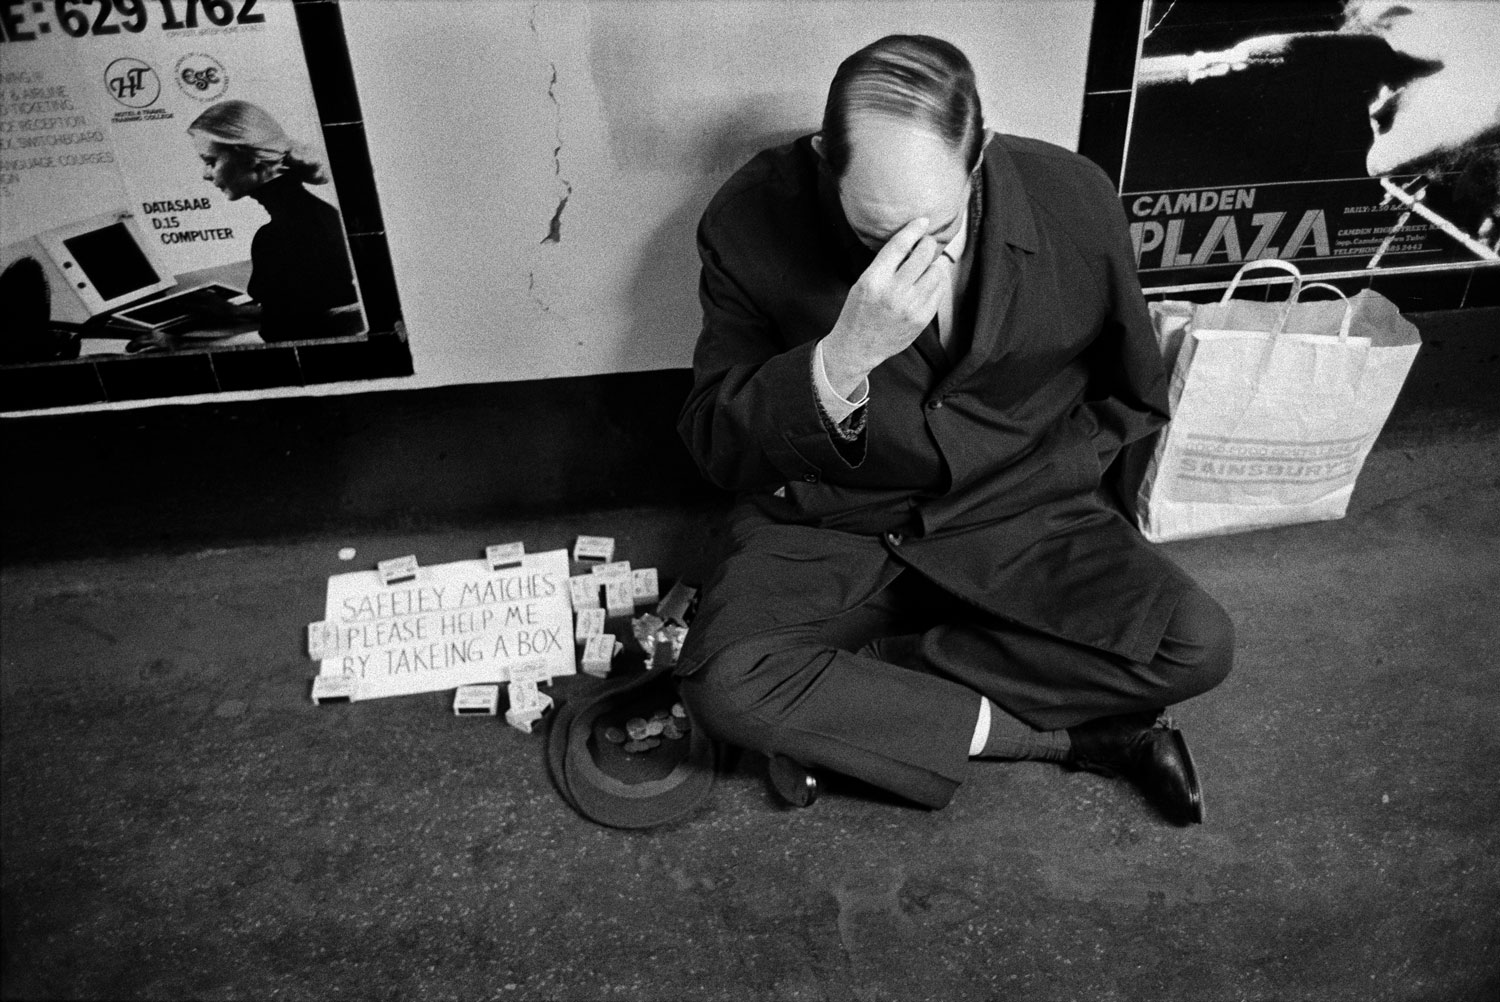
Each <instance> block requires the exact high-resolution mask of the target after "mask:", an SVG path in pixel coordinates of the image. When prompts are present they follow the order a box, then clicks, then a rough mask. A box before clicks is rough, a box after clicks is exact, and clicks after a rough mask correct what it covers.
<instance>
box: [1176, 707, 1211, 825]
mask: <svg viewBox="0 0 1500 1002" xmlns="http://www.w3.org/2000/svg"><path fill="white" fill-rule="evenodd" d="M1172 741H1173V742H1174V743H1175V744H1176V745H1177V750H1178V752H1180V753H1181V754H1182V764H1183V766H1184V767H1185V768H1186V772H1187V780H1188V789H1189V790H1190V791H1191V798H1192V799H1191V801H1190V803H1189V808H1190V816H1189V820H1190V821H1193V822H1196V823H1197V824H1200V825H1201V824H1202V823H1203V818H1204V816H1205V811H1204V809H1203V787H1202V786H1201V785H1199V783H1198V764H1197V763H1196V762H1194V761H1193V753H1192V752H1191V751H1189V750H1188V746H1187V738H1184V737H1183V736H1182V732H1181V731H1179V730H1178V729H1177V728H1175V727H1174V728H1172Z"/></svg>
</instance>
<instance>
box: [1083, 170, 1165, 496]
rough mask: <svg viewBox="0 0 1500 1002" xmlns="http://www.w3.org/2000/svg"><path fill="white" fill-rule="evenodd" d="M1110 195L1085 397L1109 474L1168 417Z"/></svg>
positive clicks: (1157, 352) (1157, 358)
mask: <svg viewBox="0 0 1500 1002" xmlns="http://www.w3.org/2000/svg"><path fill="white" fill-rule="evenodd" d="M1101 176H1102V174H1101ZM1105 183H1106V185H1108V182H1107V181H1106V182H1105ZM1108 194H1109V198H1108V206H1107V207H1106V209H1105V211H1104V212H1101V214H1100V215H1101V218H1102V219H1103V220H1104V225H1105V226H1106V227H1107V228H1108V229H1107V233H1106V255H1105V272H1104V282H1105V294H1106V297H1107V306H1106V309H1105V315H1104V321H1103V324H1102V326H1101V328H1100V331H1099V335H1098V337H1097V338H1095V340H1094V342H1093V343H1092V344H1091V345H1090V347H1089V349H1088V362H1087V364H1088V371H1089V381H1088V386H1087V388H1086V389H1085V391H1084V406H1085V408H1086V409H1087V411H1088V413H1089V415H1090V416H1091V417H1092V418H1093V424H1094V429H1093V440H1094V447H1095V449H1097V450H1098V453H1099V468H1100V469H1101V470H1105V469H1108V468H1109V465H1110V464H1111V463H1112V462H1114V459H1115V457H1116V456H1117V455H1118V454H1119V452H1120V450H1121V449H1122V448H1124V447H1125V446H1127V445H1129V444H1130V443H1131V442H1134V441H1137V440H1139V439H1142V438H1145V437H1146V436H1147V435H1150V434H1151V433H1152V432H1154V431H1156V429H1158V428H1160V427H1161V426H1162V425H1164V424H1166V423H1167V417H1168V413H1167V376H1166V371H1165V369H1164V368H1163V365H1162V358H1161V349H1160V348H1159V347H1157V343H1156V335H1155V333H1154V332H1153V331H1152V327H1151V315H1150V312H1149V311H1148V310H1147V308H1146V301H1145V297H1144V296H1142V295H1141V285H1140V280H1139V279H1138V278H1137V276H1136V268H1135V251H1134V248H1133V247H1132V245H1131V242H1130V232H1129V229H1128V227H1127V225H1126V221H1125V213H1124V210H1123V209H1122V208H1121V207H1120V200H1119V198H1118V197H1116V196H1115V194H1114V189H1113V186H1109V187H1108Z"/></svg>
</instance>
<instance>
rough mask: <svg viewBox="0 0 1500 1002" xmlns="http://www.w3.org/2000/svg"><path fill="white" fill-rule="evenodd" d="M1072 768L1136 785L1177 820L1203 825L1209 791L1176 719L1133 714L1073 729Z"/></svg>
mask: <svg viewBox="0 0 1500 1002" xmlns="http://www.w3.org/2000/svg"><path fill="white" fill-rule="evenodd" d="M1068 739H1069V740H1070V741H1071V742H1072V744H1073V750H1072V752H1071V753H1070V756H1069V764H1070V765H1072V766H1073V767H1074V768H1076V769H1086V770H1088V771H1089V772H1097V773H1099V774H1100V775H1104V776H1119V777H1121V778H1123V779H1127V780H1129V781H1130V782H1132V783H1134V784H1135V785H1136V786H1137V787H1138V788H1139V789H1140V790H1141V792H1143V793H1145V795H1146V799H1148V800H1150V801H1151V803H1152V804H1154V805H1155V806H1156V807H1157V808H1158V809H1159V810H1160V811H1161V812H1162V813H1163V814H1165V815H1166V816H1167V817H1168V818H1169V819H1170V820H1171V821H1173V822H1174V823H1176V824H1179V825H1185V824H1202V823H1203V790H1202V789H1201V788H1200V787H1199V785H1198V769H1197V767H1196V766H1195V765H1194V764H1193V755H1192V753H1191V752H1189V751H1188V746H1187V740H1186V739H1185V738H1183V736H1182V732H1181V731H1179V730H1178V729H1177V728H1176V727H1175V726H1174V725H1173V723H1172V720H1171V718H1170V717H1166V716H1162V717H1160V718H1158V716H1157V714H1155V713H1129V714H1124V715H1122V716H1118V717H1102V718H1100V719H1099V720H1092V721H1090V722H1089V723H1087V724H1082V725H1080V726H1078V727H1070V728H1068Z"/></svg>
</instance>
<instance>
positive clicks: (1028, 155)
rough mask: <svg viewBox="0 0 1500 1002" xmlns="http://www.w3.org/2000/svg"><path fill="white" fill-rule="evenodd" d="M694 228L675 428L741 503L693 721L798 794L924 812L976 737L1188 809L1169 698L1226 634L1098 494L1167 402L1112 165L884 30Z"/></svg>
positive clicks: (1208, 669)
mask: <svg viewBox="0 0 1500 1002" xmlns="http://www.w3.org/2000/svg"><path fill="white" fill-rule="evenodd" d="M698 242H699V252H700V255H701V258H702V262H703V270H702V278H701V286H700V295H701V298H702V302H703V312H704V321H703V332H702V335H701V337H700V339H699V341H698V345H697V349H696V352H695V355H694V361H693V369H694V386H693V390H692V393H691V395H690V397H689V399H688V400H687V402H686V404H685V405H684V407H683V410H682V416H681V419H680V430H681V433H682V436H683V439H684V441H685V442H686V443H687V445H688V448H689V449H690V450H691V451H692V453H693V455H694V457H695V458H696V459H697V461H698V463H699V465H700V467H701V468H702V470H703V472H704V473H705V475H706V476H707V477H708V478H709V479H710V480H712V481H713V482H714V483H716V484H718V485H720V486H721V487H724V488H727V489H730V490H733V491H735V492H737V494H738V500H737V503H736V505H735V508H734V512H733V515H732V517H731V523H732V524H731V538H732V543H733V548H732V552H731V553H730V555H729V556H728V558H727V559H726V560H725V562H724V563H723V564H722V565H721V566H720V567H719V568H718V570H717V571H716V572H715V573H714V575H713V576H712V577H711V578H710V580H709V581H708V582H707V583H706V587H705V590H704V595H703V601H702V606H701V608H700V610H699V613H698V616H697V618H696V619H695V620H694V622H693V626H692V629H691V630H690V631H689V635H688V640H687V643H686V645H685V647H684V650H683V652H682V657H681V660H680V666H679V669H678V670H679V672H680V673H681V674H682V675H683V679H682V683H681V691H682V695H683V698H684V699H685V700H687V701H689V703H690V704H691V705H692V707H693V708H694V711H695V714H696V716H697V718H698V719H699V720H700V721H701V722H702V724H703V725H704V727H705V728H706V729H707V730H708V731H709V732H710V733H712V734H714V735H715V736H716V737H719V738H720V739H722V740H724V741H727V742H730V743H732V744H737V745H740V746H743V747H748V748H754V749H758V750H760V751H763V752H765V753H767V754H768V755H770V756H771V760H772V778H773V781H774V782H776V784H777V788H778V790H779V791H781V792H782V793H783V795H784V796H787V797H788V798H789V799H791V800H792V801H793V802H795V803H806V802H809V801H810V799H811V797H812V795H814V794H815V793H816V779H815V778H814V772H815V771H817V770H832V771H836V772H839V773H844V774H847V775H849V776H854V777H857V778H858V779H861V780H864V781H866V782H869V783H872V784H874V785H876V786H878V787H881V788H884V789H886V790H890V791H892V792H894V793H896V794H899V795H901V796H903V797H905V798H908V799H910V800H913V801H916V802H917V803H920V804H924V805H928V806H931V807H941V806H943V805H944V804H946V803H947V802H948V800H949V799H950V798H951V797H952V796H953V793H954V791H955V789H956V788H957V786H958V784H959V782H960V781H961V780H962V778H963V776H964V772H965V768H966V760H967V759H968V758H970V757H984V758H1001V759H1050V760H1055V761H1057V762H1060V763H1063V764H1066V765H1070V766H1072V767H1075V768H1086V769H1092V770H1095V771H1099V772H1104V773H1108V774H1113V775H1119V776H1122V777H1124V778H1126V779H1128V780H1130V781H1132V782H1134V783H1136V784H1137V785H1138V786H1139V787H1140V788H1141V789H1142V790H1143V791H1144V792H1145V793H1146V795H1147V796H1148V797H1149V798H1150V799H1151V800H1152V801H1153V802H1154V803H1155V804H1156V805H1157V806H1158V807H1159V808H1160V809H1161V810H1162V811H1163V812H1164V813H1165V814H1166V815H1167V816H1168V817H1170V818H1172V819H1174V820H1176V821H1178V822H1182V823H1186V822H1193V821H1201V820H1202V819H1203V801H1202V794H1201V792H1200V789H1199V786H1198V780H1197V776H1196V773H1195V770H1194V768H1193V763H1192V760H1191V757H1190V756H1189V754H1188V750H1187V745H1186V743H1185V741H1184V740H1183V738H1182V735H1181V733H1180V732H1179V731H1178V730H1176V729H1175V728H1174V727H1172V726H1171V724H1170V722H1169V721H1167V720H1165V719H1164V718H1162V716H1161V715H1162V713H1163V711H1164V710H1165V708H1166V707H1167V706H1169V705H1171V704H1173V703H1177V702H1180V701H1181V700H1184V699H1187V698H1189V697H1191V696H1195V695H1198V694H1199V693H1202V692H1205V691H1207V690H1208V689H1211V688H1213V687H1214V686H1215V685H1217V684H1218V683H1219V682H1220V681H1222V680H1223V678H1224V677H1225V675H1226V674H1227V673H1228V671H1229V667H1230V661H1231V655H1232V647H1233V629H1232V626H1231V624H1230V622H1229V619H1228V617H1227V616H1226V615H1225V613H1224V611H1223V610H1222V609H1221V608H1220V606H1219V605H1218V604H1217V603H1216V602H1215V601H1214V600H1213V599H1212V598H1210V597H1209V596H1208V595H1206V594H1205V593H1204V592H1203V591H1202V589H1200V588H1199V587H1198V586H1197V585H1196V584H1195V583H1194V582H1193V581H1192V580H1190V579H1189V578H1188V577H1187V576H1186V575H1185V574H1184V573H1183V572H1182V571H1180V570H1179V569H1178V568H1177V567H1176V566H1174V565H1173V564H1172V563H1171V562H1170V561H1169V560H1167V559H1166V558H1165V557H1164V556H1162V555H1161V554H1160V553H1158V552H1157V551H1156V550H1154V549H1153V548H1152V547H1151V546H1150V544H1148V543H1147V542H1146V541H1145V540H1144V539H1143V538H1142V537H1141V535H1140V534H1139V533H1138V532H1137V531H1136V530H1135V528H1134V527H1133V526H1132V525H1131V524H1130V523H1129V522H1127V521H1126V520H1125V519H1124V518H1122V517H1121V515H1120V514H1119V513H1118V511H1117V510H1116V509H1115V508H1113V507H1112V506H1111V505H1110V503H1109V502H1108V501H1107V500H1105V498H1104V496H1103V494H1102V493H1101V491H1100V486H1099V485H1100V478H1101V475H1102V473H1103V471H1104V470H1105V469H1107V468H1108V467H1109V466H1110V464H1111V462H1113V460H1114V459H1115V457H1116V455H1117V454H1118V453H1119V451H1120V449H1121V447H1122V446H1124V445H1126V444H1128V443H1130V442H1133V441H1135V440H1137V439H1140V438H1142V437H1144V436H1146V435H1148V434H1150V433H1151V432H1152V431H1154V430H1155V429H1157V428H1158V427H1160V426H1161V425H1162V424H1163V423H1165V421H1166V419H1167V406H1166V377H1165V375H1164V373H1163V369H1162V363H1161V356H1160V353H1159V351H1158V349H1157V346H1156V342H1155V339H1154V336H1153V334H1152V331H1151V323H1150V319H1149V317H1148V314H1147V311H1146V306H1145V303H1144V301H1143V299H1142V296H1141V291H1140V286H1139V283H1138V282H1137V279H1136V274H1135V266H1134V258H1133V253H1132V249H1131V243H1130V238H1129V235H1128V233H1127V230H1126V226H1125V221H1124V215H1123V213H1122V211H1121V209H1120V205H1119V199H1118V197H1117V196H1116V193H1115V191H1114V189H1113V186H1112V185H1111V183H1110V181H1109V179H1108V178H1107V177H1106V176H1105V175H1104V173H1103V172H1102V171H1100V170H1099V168H1097V167H1096V166H1094V165H1093V164H1092V163H1090V162H1089V161H1088V160H1085V159H1084V158H1082V157H1080V156H1078V155H1076V154H1074V153H1071V152H1068V151H1066V150H1063V149H1061V148H1059V147H1056V146H1052V145H1050V144H1047V143H1044V142H1040V141H1037V140H1032V139H1025V138H1020V137H1016V136H1008V135H998V134H994V133H990V132H987V131H986V130H985V128H984V124H983V120H982V118H981V115H980V107H979V96H978V92H977V90H976V88H975V82H974V72H973V69H972V67H971V66H970V65H969V62H968V60H967V59H966V58H965V57H964V55H963V54H962V53H961V52H960V51H959V50H958V49H956V48H955V47H954V46H952V45H950V44H948V43H947V42H944V41H941V40H939V39H935V38H930V37H926V36H891V37H888V38H883V39H881V40H880V41H877V42H875V43H873V44H871V45H869V46H867V47H866V48H864V49H861V50H860V51H859V52H856V53H855V54H854V55H852V56H850V57H849V58H848V59H847V60H845V61H844V63H843V64H842V65H841V66H840V67H839V69H838V72H837V74H836V76H835V77H834V80H833V84H832V86H831V88H830V90H829V94H828V103H827V107H826V109H825V112H824V118H823V126H822V129H821V131H820V132H819V133H817V134H816V135H813V136H808V137H804V138H802V139H800V140H797V141H796V142H793V143H791V144H789V145H786V146H781V147H777V148H775V149H770V150H766V151H765V152H763V153H761V154H759V155H758V156H756V157H755V158H754V159H753V160H751V161H750V163H749V164H747V165H746V166H745V167H743V168H742V169H741V170H740V171H739V172H737V173H736V174H735V175H734V176H733V177H732V178H730V179H729V181H728V182H727V183H726V184H725V185H724V187H723V188H722V189H721V190H720V191H719V193H718V194H717V195H716V196H715V198H714V199H713V201H712V203H711V204H710V205H709V207H708V210H707V211H706V212H705V214H704V216H703V220H702V223H701V224H700V226H699V231H698ZM808 770H813V771H814V772H809V771H808Z"/></svg>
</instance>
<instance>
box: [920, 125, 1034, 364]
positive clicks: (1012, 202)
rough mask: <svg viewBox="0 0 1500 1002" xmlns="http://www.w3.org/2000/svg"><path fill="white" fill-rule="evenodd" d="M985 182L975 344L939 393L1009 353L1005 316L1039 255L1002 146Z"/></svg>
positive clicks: (989, 152) (989, 158)
mask: <svg viewBox="0 0 1500 1002" xmlns="http://www.w3.org/2000/svg"><path fill="white" fill-rule="evenodd" d="M982 177H983V182H984V195H983V205H984V212H983V215H982V216H981V219H980V225H979V241H978V243H979V246H978V247H977V248H976V249H975V254H976V257H975V259H974V273H973V277H972V278H971V279H970V282H971V293H970V294H971V295H973V296H974V298H975V307H974V329H973V340H972V343H971V346H970V349H969V351H968V352H967V353H965V355H964V357H963V358H962V359H960V360H959V363H958V365H957V366H955V367H954V369H953V371H952V372H950V373H949V374H948V378H947V379H945V380H943V384H942V387H941V388H940V389H939V392H942V391H943V390H947V389H950V388H952V387H954V386H957V385H958V384H959V383H961V382H962V381H963V380H965V379H967V378H968V377H969V376H971V375H972V374H973V373H974V371H975V370H977V369H978V368H979V367H980V366H981V365H982V364H984V363H986V362H988V361H990V360H991V359H992V358H995V357H998V356H1001V355H1004V354H1005V353H1006V351H1007V350H1008V347H1009V346H1008V345H1006V344H1003V343H1001V335H1002V333H1004V332H1003V330H1002V328H1003V325H1004V321H1005V315H1006V312H1007V311H1008V310H1009V309H1010V303H1011V300H1012V299H1013V298H1015V292H1016V287H1017V286H1018V285H1019V284H1020V282H1021V276H1022V274H1023V273H1024V272H1025V269H1026V262H1027V259H1028V258H1030V256H1031V255H1032V254H1034V253H1036V250H1037V231H1036V220H1035V218H1034V217H1033V216H1032V214H1031V204H1030V199H1029V198H1028V196H1027V194H1026V189H1025V187H1024V186H1023V185H1022V183H1021V175H1020V172H1019V171H1017V170H1016V165H1015V162H1014V161H1013V160H1012V159H1011V157H1010V154H1009V153H1007V152H1006V151H1005V148H1004V147H1003V146H1001V145H1000V144H999V143H993V142H992V143H990V144H989V145H988V146H987V147H986V149H985V154H984V171H983V174H982ZM975 283H977V286H978V288H977V291H976V290H974V289H973V284H975Z"/></svg>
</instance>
